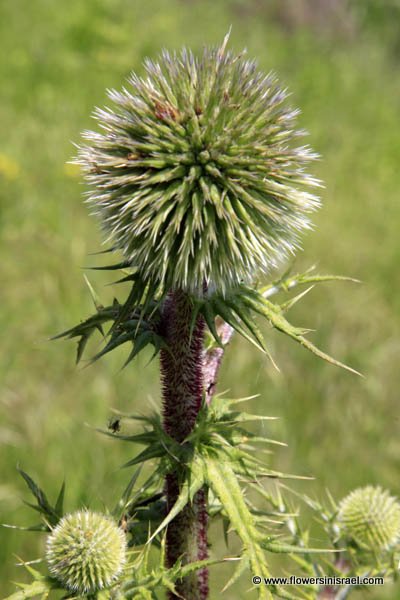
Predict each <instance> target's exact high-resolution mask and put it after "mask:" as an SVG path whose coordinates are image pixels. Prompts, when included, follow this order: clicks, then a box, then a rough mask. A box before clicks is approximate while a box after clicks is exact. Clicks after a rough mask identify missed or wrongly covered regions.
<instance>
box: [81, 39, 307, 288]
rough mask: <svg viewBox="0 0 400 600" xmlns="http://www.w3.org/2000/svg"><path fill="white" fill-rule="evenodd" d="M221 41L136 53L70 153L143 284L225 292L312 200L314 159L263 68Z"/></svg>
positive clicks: (271, 256)
mask: <svg viewBox="0 0 400 600" xmlns="http://www.w3.org/2000/svg"><path fill="white" fill-rule="evenodd" d="M227 41H228V36H227V37H226V38H225V40H224V43H223V45H222V46H221V47H220V48H213V49H207V48H206V49H204V51H203V53H202V54H201V55H200V56H195V55H194V54H192V52H190V51H187V50H185V49H184V50H182V52H181V53H180V54H179V55H177V54H175V53H174V54H170V53H168V52H166V51H164V52H163V53H162V56H161V57H160V59H159V61H158V62H153V61H152V60H150V59H147V60H146V61H145V69H146V73H147V76H146V77H139V76H138V75H136V74H132V75H131V76H130V78H129V86H128V87H127V88H123V89H122V91H120V92H118V91H115V90H110V91H109V92H108V95H109V98H110V100H111V101H112V103H113V108H105V109H97V110H96V111H95V118H96V119H97V121H98V123H99V125H100V127H101V129H102V130H103V133H95V132H92V131H87V132H85V133H84V139H85V140H86V141H85V144H84V145H82V146H81V147H80V149H79V155H78V159H77V162H78V163H79V164H80V165H81V166H82V168H83V171H84V174H85V177H86V179H87V181H88V182H89V184H90V188H91V189H90V192H89V194H88V202H89V203H90V205H91V206H92V209H93V212H94V213H95V214H97V215H99V217H100V220H101V222H102V226H103V228H104V230H105V231H106V233H107V234H108V240H109V241H110V242H111V243H112V246H113V247H114V248H118V249H120V250H122V252H123V254H124V256H125V258H126V260H127V261H129V262H130V264H131V265H132V266H133V267H135V268H136V269H137V271H138V272H139V274H141V276H142V279H143V280H145V281H149V282H153V283H155V284H159V285H160V286H161V287H163V289H170V288H175V289H176V288H180V289H183V290H185V291H189V292H194V293H196V294H198V293H201V292H202V290H203V289H204V286H205V285H206V286H208V287H209V288H211V289H217V290H218V291H220V292H222V293H225V292H226V291H227V290H228V289H230V288H232V287H234V286H236V285H238V284H239V283H240V282H241V281H244V282H250V281H251V280H252V279H253V278H254V277H255V276H256V275H257V274H260V273H265V272H267V271H269V270H270V269H271V268H273V267H276V266H277V265H278V264H279V263H280V262H281V261H282V260H283V259H285V258H286V257H287V256H288V255H289V254H291V253H293V252H294V250H295V249H296V248H297V247H298V245H299V240H300V234H301V233H302V232H303V230H305V229H308V228H309V227H310V220H309V213H310V212H311V211H313V210H315V209H316V208H317V207H318V206H319V201H318V199H317V197H316V196H314V195H313V194H311V193H309V192H308V191H306V188H307V187H310V186H311V187H313V186H318V185H319V182H318V181H317V180H316V179H315V178H313V177H312V176H311V175H309V174H307V173H306V171H305V168H306V166H307V164H308V163H309V162H310V161H312V160H314V159H315V158H316V155H315V154H314V153H313V152H312V151H311V150H310V149H309V147H308V146H304V145H298V143H297V140H298V137H299V136H301V135H303V134H304V131H302V130H298V129H296V117H297V115H298V111H297V110H293V109H291V108H290V107H288V106H287V104H286V98H287V92H286V90H284V89H282V87H281V86H280V85H279V83H278V81H277V79H276V77H275V76H274V75H273V74H268V75H265V74H264V73H262V72H260V71H258V70H257V66H256V63H255V62H254V61H251V60H247V59H246V58H245V57H244V56H243V55H242V54H239V55H235V54H233V53H232V52H230V51H227V50H226V44H227Z"/></svg>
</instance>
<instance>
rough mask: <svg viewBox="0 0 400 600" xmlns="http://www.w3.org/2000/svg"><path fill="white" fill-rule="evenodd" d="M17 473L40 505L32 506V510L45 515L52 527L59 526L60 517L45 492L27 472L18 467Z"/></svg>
mask: <svg viewBox="0 0 400 600" xmlns="http://www.w3.org/2000/svg"><path fill="white" fill-rule="evenodd" d="M17 471H18V472H19V473H20V474H21V476H22V477H23V479H24V480H25V482H26V484H27V485H28V487H29V489H30V490H31V492H32V494H33V495H34V497H35V498H36V501H37V504H38V505H37V506H34V505H31V506H32V508H34V509H35V510H38V511H39V512H41V513H42V514H43V515H45V516H46V517H47V518H48V519H49V522H50V524H51V525H55V524H57V522H58V520H59V515H58V513H57V511H56V510H55V509H54V508H53V507H52V506H51V505H50V503H49V501H48V500H47V497H46V494H45V493H44V492H43V490H42V489H41V488H40V487H39V486H38V485H37V484H36V483H35V482H34V481H33V479H32V478H31V477H30V476H29V475H28V474H27V473H25V471H23V470H22V469H20V468H19V467H17Z"/></svg>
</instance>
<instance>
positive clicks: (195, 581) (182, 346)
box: [160, 290, 208, 600]
mask: <svg viewBox="0 0 400 600" xmlns="http://www.w3.org/2000/svg"><path fill="white" fill-rule="evenodd" d="M191 316H192V304H191V301H190V298H189V297H188V296H187V294H185V293H184V292H182V291H181V290H177V291H173V292H170V293H169V295H168V297H167V299H166V300H165V304H164V308H163V315H162V325H161V327H162V333H163V335H164V337H165V340H166V342H167V344H168V350H162V351H161V360H160V362H161V381H162V388H163V410H164V412H163V416H164V428H165V431H166V432H167V433H168V434H169V435H170V436H171V437H173V438H174V439H175V440H176V441H177V442H183V441H184V440H185V438H186V437H187V436H188V435H189V433H190V432H191V431H192V429H193V427H194V424H195V422H196V417H197V414H198V412H199V410H200V407H201V402H202V395H203V386H204V375H203V345H204V321H203V319H202V317H199V318H198V319H197V322H196V324H195V327H194V330H193V333H192V336H191V337H190V323H191ZM179 485H180V484H179V472H178V471H174V472H172V473H169V474H168V475H167V477H166V484H165V489H166V497H167V510H168V511H169V510H171V508H172V506H173V505H174V504H175V502H176V499H177V497H178V494H179ZM207 555H208V552H207V508H206V498H205V491H204V490H200V491H199V492H198V493H197V494H196V496H195V497H194V499H193V502H192V504H191V505H187V506H186V508H185V509H184V510H183V511H182V512H181V513H180V514H179V515H178V516H177V517H176V518H175V519H174V520H173V521H171V523H170V524H169V526H168V530H167V556H166V560H167V566H168V567H172V566H173V565H174V564H175V563H176V561H177V560H179V559H180V560H182V562H183V563H190V562H193V561H196V560H203V559H205V558H207ZM176 591H177V594H174V593H172V592H170V593H169V599H170V600H178V598H180V599H182V598H185V600H205V599H206V598H207V596H208V571H207V569H201V570H200V571H199V572H198V573H197V574H192V575H190V576H188V577H185V578H184V579H183V580H180V581H178V583H177V584H176Z"/></svg>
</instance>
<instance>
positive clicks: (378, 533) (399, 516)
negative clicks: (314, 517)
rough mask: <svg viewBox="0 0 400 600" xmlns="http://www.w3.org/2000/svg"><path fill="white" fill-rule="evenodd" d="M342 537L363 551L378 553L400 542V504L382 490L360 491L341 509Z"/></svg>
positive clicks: (350, 495) (345, 499)
mask: <svg viewBox="0 0 400 600" xmlns="http://www.w3.org/2000/svg"><path fill="white" fill-rule="evenodd" d="M337 521H338V525H339V529H340V531H341V533H342V534H343V535H344V536H346V537H347V538H349V539H351V540H353V541H354V542H356V544H357V546H358V547H359V548H360V549H362V550H367V551H370V552H374V553H379V552H381V551H384V550H389V549H391V548H392V547H393V546H394V545H395V544H396V543H397V542H398V541H399V539H400V503H399V502H398V501H397V499H396V498H394V497H392V496H390V494H389V492H387V491H386V490H383V489H382V488H381V487H379V486H378V487H374V486H372V485H368V486H366V487H364V488H357V489H356V490H354V491H353V492H351V493H350V494H349V495H348V496H346V497H345V498H344V499H343V500H342V501H341V503H340V505H339V512H338V516H337Z"/></svg>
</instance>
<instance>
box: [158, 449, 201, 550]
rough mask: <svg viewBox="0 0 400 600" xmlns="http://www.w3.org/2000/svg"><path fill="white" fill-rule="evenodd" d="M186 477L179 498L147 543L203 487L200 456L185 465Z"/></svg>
mask: <svg viewBox="0 0 400 600" xmlns="http://www.w3.org/2000/svg"><path fill="white" fill-rule="evenodd" d="M186 469H187V477H186V479H185V482H184V483H183V485H182V487H181V490H180V492H179V496H178V498H177V500H176V502H175V504H174V506H173V507H172V508H171V510H170V511H169V513H168V515H167V516H166V517H165V519H164V520H163V522H162V523H161V525H160V526H159V527H158V528H157V529H156V531H155V532H154V533H153V535H152V536H151V537H150V539H149V542H151V540H152V539H154V538H155V537H156V535H158V534H159V533H160V532H161V531H162V530H163V529H164V528H165V527H166V526H167V525H168V523H170V522H171V521H172V519H173V518H174V517H176V515H177V514H178V513H180V512H181V511H182V510H183V509H184V508H185V506H186V504H188V503H189V502H191V500H192V499H193V497H194V495H195V494H196V492H198V491H199V489H200V488H202V487H203V485H204V483H205V469H204V463H203V459H202V458H201V457H200V456H194V458H193V460H192V461H191V462H190V463H189V464H187V465H186Z"/></svg>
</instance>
